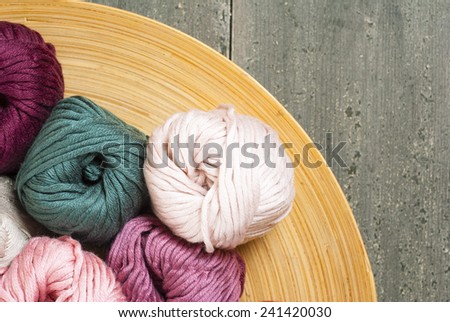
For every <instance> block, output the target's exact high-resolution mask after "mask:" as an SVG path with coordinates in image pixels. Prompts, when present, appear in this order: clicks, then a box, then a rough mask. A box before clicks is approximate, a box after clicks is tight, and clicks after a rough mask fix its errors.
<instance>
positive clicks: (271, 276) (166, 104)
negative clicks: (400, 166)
mask: <svg viewBox="0 0 450 322" xmlns="http://www.w3.org/2000/svg"><path fill="white" fill-rule="evenodd" d="M8 2H9V1H2V2H1V3H0V19H1V20H8V21H12V22H18V23H22V24H25V25H27V26H29V27H31V28H33V29H35V30H38V31H39V32H40V33H41V34H42V35H43V36H44V38H45V39H46V40H47V41H49V42H51V43H53V44H54V45H55V46H56V49H57V53H58V57H59V59H60V61H61V63H62V65H63V68H64V76H65V80H66V96H70V95H84V96H87V97H89V98H91V99H93V100H94V101H96V102H97V103H99V104H100V105H101V106H103V107H105V108H107V109H109V110H111V111H112V112H113V113H115V114H116V115H117V116H119V117H120V118H122V119H123V120H125V121H126V122H129V123H130V124H133V125H135V126H136V127H138V128H140V129H141V130H143V131H144V132H146V133H151V131H152V129H154V128H155V127H156V126H158V125H160V124H162V123H163V122H164V121H165V120H166V119H167V118H168V117H169V116H170V115H172V114H173V113H176V112H180V111H186V110H188V109H191V108H200V109H205V110H207V109H212V108H214V107H215V106H216V105H218V104H219V103H222V102H229V103H232V104H234V105H235V106H236V107H237V109H238V112H241V113H246V114H251V115H254V116H256V117H258V118H260V119H261V120H263V121H264V122H266V123H268V124H269V125H270V126H272V127H273V128H274V129H275V130H277V131H278V133H279V134H280V137H281V139H282V140H283V141H284V142H291V143H292V144H293V148H292V149H290V151H289V152H290V154H291V157H292V156H293V153H294V152H295V153H300V154H301V152H302V148H303V147H304V146H305V145H306V144H308V143H311V139H310V138H309V137H308V135H307V134H306V133H305V132H304V131H303V129H302V128H301V127H300V126H299V125H298V124H297V122H296V121H295V120H294V119H293V118H292V117H291V115H290V114H289V113H288V112H287V111H286V110H285V109H284V108H283V106H281V105H280V103H279V102H277V100H275V98H274V97H273V96H272V95H270V94H269V93H268V92H267V91H266V90H265V89H264V88H263V87H262V86H261V85H259V84H258V83H257V82H256V81H255V80H254V79H253V78H251V77H250V76H249V75H248V74H246V73H245V72H244V71H243V70H242V69H240V68H239V67H238V66H236V65H235V64H233V63H232V62H230V61H229V60H228V59H226V58H225V57H223V56H221V55H220V54H218V53H217V52H215V51H214V50H212V49H210V48H209V47H207V46H206V45H204V44H202V43H200V42H199V41H197V40H195V39H193V38H191V37H189V36H187V35H186V34H183V33H181V32H179V31H177V30H175V29H172V28H170V27H168V26H166V25H163V24H161V23H158V22H156V21H153V20H150V19H147V18H144V17H141V16H138V15H135V14H132V13H129V12H125V11H121V10H118V9H114V8H109V7H106V6H101V5H96V4H91V3H82V2H77V1H44V0H41V1H25V0H22V1H14V3H8ZM11 2H13V1H11ZM18 2H20V3H18ZM309 158H310V162H316V161H320V162H322V164H323V165H322V166H320V167H318V168H315V169H310V168H307V167H306V166H305V165H304V163H302V164H301V165H300V166H299V167H297V168H296V171H295V186H296V190H297V194H296V199H295V205H294V208H293V211H292V213H291V214H290V215H289V217H288V218H287V219H285V220H284V221H283V222H282V223H281V224H279V225H278V226H277V228H276V229H275V230H274V231H273V232H271V233H269V234H268V235H267V236H266V237H264V238H262V239H259V240H256V241H253V242H250V243H248V244H246V245H244V246H242V247H240V248H239V251H240V253H241V254H242V256H243V257H244V259H245V261H246V263H247V272H248V274H247V280H246V285H245V291H244V294H243V296H242V300H244V301H374V300H376V292H375V286H374V280H373V275H372V271H371V268H370V263H369V260H368V257H367V254H366V251H365V249H364V245H363V242H362V239H361V236H360V234H359V231H358V228H357V225H356V222H355V220H354V218H353V215H352V212H351V210H350V207H349V205H348V203H347V201H346V199H345V197H344V194H343V193H342V191H341V189H340V187H339V185H338V183H337V181H336V179H335V177H334V176H333V174H332V173H331V171H330V169H329V168H328V167H327V166H326V165H325V161H324V159H323V158H322V156H321V155H320V153H319V152H318V151H317V150H311V151H310V154H309Z"/></svg>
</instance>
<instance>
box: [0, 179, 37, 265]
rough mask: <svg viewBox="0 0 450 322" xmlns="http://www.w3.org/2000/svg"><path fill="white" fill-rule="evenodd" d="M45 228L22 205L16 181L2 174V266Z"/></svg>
mask: <svg viewBox="0 0 450 322" xmlns="http://www.w3.org/2000/svg"><path fill="white" fill-rule="evenodd" d="M40 231H43V228H41V226H40V225H39V224H38V223H36V222H35V221H34V220H33V219H32V218H31V217H30V216H29V215H28V214H27V213H26V212H25V211H24V210H23V208H22V207H21V205H20V203H19V200H18V198H17V197H16V195H15V193H14V181H13V180H12V179H11V178H9V177H7V176H0V267H6V266H8V265H9V263H10V262H11V261H12V260H13V259H14V258H15V257H16V256H17V255H18V254H19V253H20V251H21V250H22V248H23V247H24V246H25V245H26V243H27V242H28V240H29V239H30V237H31V236H34V235H37V234H39V232H40Z"/></svg>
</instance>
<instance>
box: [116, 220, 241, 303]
mask: <svg viewBox="0 0 450 322" xmlns="http://www.w3.org/2000/svg"><path fill="white" fill-rule="evenodd" d="M107 263H108V265H109V266H110V267H112V269H113V271H114V272H115V273H116V276H117V279H118V280H119V281H120V282H121V283H122V287H123V292H124V293H125V296H126V297H127V299H128V300H129V301H133V302H162V301H168V302H214V301H218V302H225V301H238V300H239V297H240V295H241V293H242V291H243V285H244V278H245V267H244V262H243V261H242V259H241V257H240V256H239V255H238V254H237V253H236V252H235V251H222V250H218V251H216V252H214V253H212V254H208V253H206V252H205V251H204V250H203V246H202V245H201V244H189V243H187V242H186V241H185V240H183V239H181V238H178V237H176V236H174V235H173V234H172V233H171V232H170V231H169V230H168V229H167V228H166V227H165V226H164V225H163V224H162V223H161V222H160V221H159V220H158V219H157V218H155V217H150V216H140V217H136V218H134V219H132V220H131V221H129V222H128V223H127V224H126V225H125V227H124V228H123V230H122V231H121V232H120V233H119V235H117V237H116V239H115V241H114V242H113V244H112V246H111V250H110V252H109V254H108V257H107Z"/></svg>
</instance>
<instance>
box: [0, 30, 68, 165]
mask: <svg viewBox="0 0 450 322" xmlns="http://www.w3.org/2000/svg"><path fill="white" fill-rule="evenodd" d="M0 75H1V77H0V173H15V172H17V170H18V169H19V167H20V164H21V162H22V161H23V159H24V157H25V154H26V153H27V150H28V148H29V147H30V146H31V144H32V143H33V140H34V139H35V137H36V135H37V134H38V133H39V131H40V129H41V128H42V126H43V124H44V122H45V121H46V120H47V118H48V116H49V115H50V112H51V110H52V108H53V107H54V106H55V105H56V103H57V102H58V101H59V100H61V99H62V98H63V94H64V80H63V74H62V70H61V65H60V64H59V62H58V60H57V58H56V53H55V47H54V46H53V45H52V44H49V43H46V42H45V41H44V39H43V38H42V36H41V35H40V34H39V33H38V32H36V31H34V30H31V29H30V28H28V27H26V26H23V25H20V24H15V23H10V22H6V21H0Z"/></svg>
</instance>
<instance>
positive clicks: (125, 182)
mask: <svg viewBox="0 0 450 322" xmlns="http://www.w3.org/2000/svg"><path fill="white" fill-rule="evenodd" d="M145 142H146V136H145V135H144V134H143V133H141V132H139V131H138V130H137V129H135V128H134V127H132V126H129V125H127V124H125V123H124V122H122V121H121V120H119V119H118V118H117V117H115V116H114V115H113V114H111V113H110V112H108V111H106V110H104V109H102V108H101V107H99V106H97V105H96V104H94V103H93V102H92V101H90V100H88V99H87V98H83V97H71V98H67V99H64V100H62V101H60V102H59V103H58V105H57V106H56V107H55V108H54V110H53V112H52V114H51V115H50V117H49V119H48V121H47V122H46V124H45V125H44V127H43V128H42V130H41V132H40V133H39V135H38V136H37V138H36V140H35V142H34V143H33V145H32V147H31V148H30V150H29V151H28V154H27V156H26V158H25V161H24V163H23V165H22V168H21V169H20V171H19V173H18V175H17V192H18V195H19V198H20V201H21V202H22V204H23V205H24V207H25V209H26V210H27V212H28V213H29V214H30V215H32V216H33V217H34V218H35V219H36V220H37V221H38V222H40V223H42V224H43V225H44V226H45V227H47V228H48V229H50V230H52V231H53V232H56V233H58V234H62V235H64V234H66V235H73V236H74V237H76V238H77V239H80V240H82V241H89V242H93V243H97V244H102V243H105V242H107V241H109V240H110V239H111V238H112V237H113V236H115V235H116V234H117V232H118V231H119V229H120V228H121V227H122V226H123V225H124V224H125V222H126V221H128V220H129V219H130V218H131V217H133V216H135V215H137V214H138V213H139V211H140V210H141V207H142V206H143V205H144V204H145V203H146V200H147V199H148V192H147V189H146V186H145V181H144V175H143V173H142V165H143V162H144V158H145Z"/></svg>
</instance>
